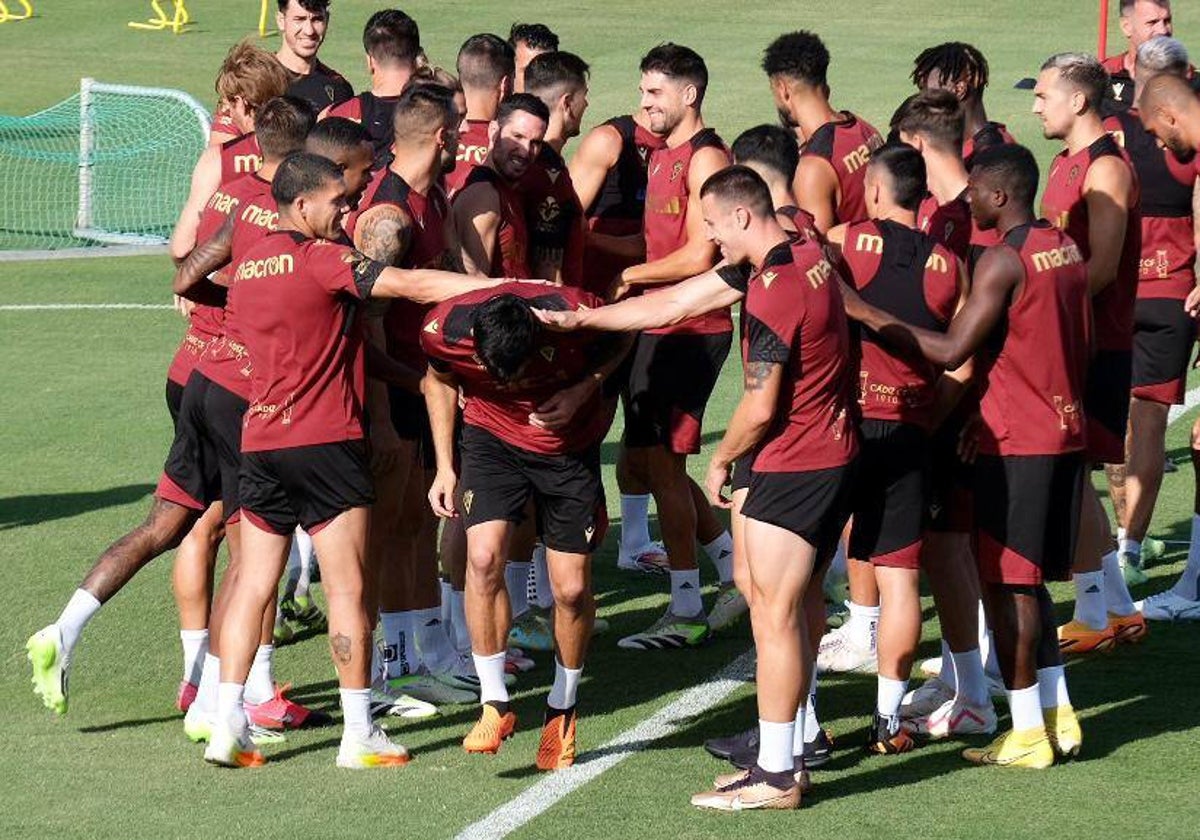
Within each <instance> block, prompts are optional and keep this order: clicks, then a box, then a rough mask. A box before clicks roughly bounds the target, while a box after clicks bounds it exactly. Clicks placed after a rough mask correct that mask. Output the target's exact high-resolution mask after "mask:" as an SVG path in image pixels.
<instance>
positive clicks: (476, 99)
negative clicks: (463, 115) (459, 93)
mask: <svg viewBox="0 0 1200 840" xmlns="http://www.w3.org/2000/svg"><path fill="white" fill-rule="evenodd" d="M463 97H464V98H465V99H466V100H467V119H469V120H477V121H480V122H482V121H484V120H487V121H488V122H491V121H492V120H494V119H495V118H496V109H497V108H498V107H499V106H500V100H498V99H497V98H496V94H495V92H494V91H478V90H466V89H465V88H464V89H463Z"/></svg>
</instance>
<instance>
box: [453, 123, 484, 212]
mask: <svg viewBox="0 0 1200 840" xmlns="http://www.w3.org/2000/svg"><path fill="white" fill-rule="evenodd" d="M489 125H491V122H490V121H489V120H467V130H466V131H464V132H463V133H462V134H460V135H458V154H457V155H456V156H455V158H454V170H453V171H452V172H449V173H447V174H446V178H445V181H446V195H447V196H449V197H450V198H451V199H453V198H454V194H455V193H457V192H458V191H459V190H461V189H462V188H463V187H464V186H466V184H467V176H468V175H470V174H471V170H472V169H474V168H475V167H477V166H482V165H483V162H484V160H486V159H487V154H488V149H490V148H491V146H490V144H489V143H488V126H489Z"/></svg>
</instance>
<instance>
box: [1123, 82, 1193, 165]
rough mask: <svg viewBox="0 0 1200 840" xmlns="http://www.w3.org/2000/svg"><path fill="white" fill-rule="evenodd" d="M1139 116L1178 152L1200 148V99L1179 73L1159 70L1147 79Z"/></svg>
mask: <svg viewBox="0 0 1200 840" xmlns="http://www.w3.org/2000/svg"><path fill="white" fill-rule="evenodd" d="M1138 116H1140V117H1141V119H1142V124H1143V125H1145V126H1146V130H1147V131H1149V132H1150V133H1151V134H1153V135H1154V136H1155V137H1157V138H1158V139H1159V140H1161V141H1162V142H1163V145H1165V146H1167V147H1168V148H1170V149H1171V151H1173V152H1175V154H1177V155H1180V156H1184V155H1189V154H1191V153H1192V152H1194V151H1196V150H1197V148H1200V102H1197V100H1196V92H1195V91H1194V90H1192V87H1191V85H1189V84H1188V83H1187V82H1186V81H1184V80H1183V79H1181V78H1180V77H1179V76H1175V75H1172V74H1170V73H1160V74H1159V75H1157V76H1155V77H1153V78H1152V79H1150V80H1148V81H1147V82H1146V86H1145V87H1144V88H1143V89H1142V95H1141V99H1139V101H1138Z"/></svg>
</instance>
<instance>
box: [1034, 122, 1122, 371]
mask: <svg viewBox="0 0 1200 840" xmlns="http://www.w3.org/2000/svg"><path fill="white" fill-rule="evenodd" d="M1110 155H1111V156H1114V157H1117V158H1120V159H1121V160H1122V161H1124V163H1125V165H1126V166H1128V167H1129V170H1130V173H1131V174H1132V175H1133V181H1134V188H1133V197H1132V200H1131V201H1130V202H1129V206H1130V210H1129V221H1128V223H1127V225H1126V227H1125V245H1124V247H1123V248H1122V249H1121V257H1120V262H1119V263H1118V265H1117V277H1116V279H1115V280H1113V282H1112V283H1110V284H1109V285H1108V287H1107V288H1105V289H1104V290H1103V291H1102V292H1100V293H1099V294H1098V295H1096V299H1095V300H1094V301H1093V302H1092V311H1093V314H1094V315H1095V318H1096V334H1095V337H1094V338H1095V344H1096V347H1097V348H1098V349H1100V350H1130V349H1131V348H1132V346H1133V302H1134V299H1135V298H1136V296H1137V282H1138V265H1139V264H1140V262H1141V239H1142V228H1141V219H1140V215H1139V213H1138V190H1137V173H1135V172H1134V171H1133V166H1132V164H1130V163H1129V157H1128V156H1127V155H1126V154H1125V152H1124V151H1123V150H1122V149H1121V147H1120V146H1118V145H1117V141H1116V140H1114V139H1113V137H1112V135H1111V134H1103V135H1101V136H1100V137H1098V138H1097V139H1096V141H1095V142H1093V143H1092V144H1091V145H1090V146H1088V147H1087V148H1086V149H1080V150H1079V151H1078V152H1076V153H1075V154H1073V155H1069V154H1067V151H1066V150H1065V149H1064V150H1063V151H1061V152H1059V153H1058V154H1057V155H1056V156H1055V157H1054V161H1053V162H1052V163H1051V164H1050V175H1049V177H1048V178H1047V179H1046V189H1045V192H1043V193H1042V215H1043V216H1044V217H1046V218H1047V219H1049V220H1050V221H1051V222H1053V223H1054V224H1055V225H1056V226H1057V227H1058V228H1059V229H1060V230H1062V231H1064V232H1065V233H1066V234H1067V236H1069V237H1070V238H1071V240H1072V241H1073V242H1074V243H1075V244H1076V245H1077V246H1078V247H1079V251H1080V253H1081V254H1083V259H1084V261H1085V262H1086V261H1087V259H1088V257H1089V256H1090V253H1091V249H1090V244H1089V240H1088V230H1089V228H1088V212H1087V202H1086V201H1084V198H1083V184H1084V181H1085V180H1086V179H1087V172H1088V168H1089V167H1090V166H1091V165H1092V163H1093V162H1095V161H1096V160H1099V159H1100V158H1102V157H1107V156H1110Z"/></svg>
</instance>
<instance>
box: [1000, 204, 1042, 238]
mask: <svg viewBox="0 0 1200 840" xmlns="http://www.w3.org/2000/svg"><path fill="white" fill-rule="evenodd" d="M1035 218H1036V217H1035V216H1034V215H1033V210H1032V209H1031V208H1016V209H1014V210H1013V211H1012V212H1011V213H1009V214H1007V215H1001V216H1000V218H998V219H996V233H998V234H1000V238H1001V239H1003V238H1004V237H1006V236H1008V234H1009V232H1010V231H1013V230H1015V229H1017V228H1019V227H1021V225H1027V224H1030V223H1031V222H1033V221H1034V220H1035Z"/></svg>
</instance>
